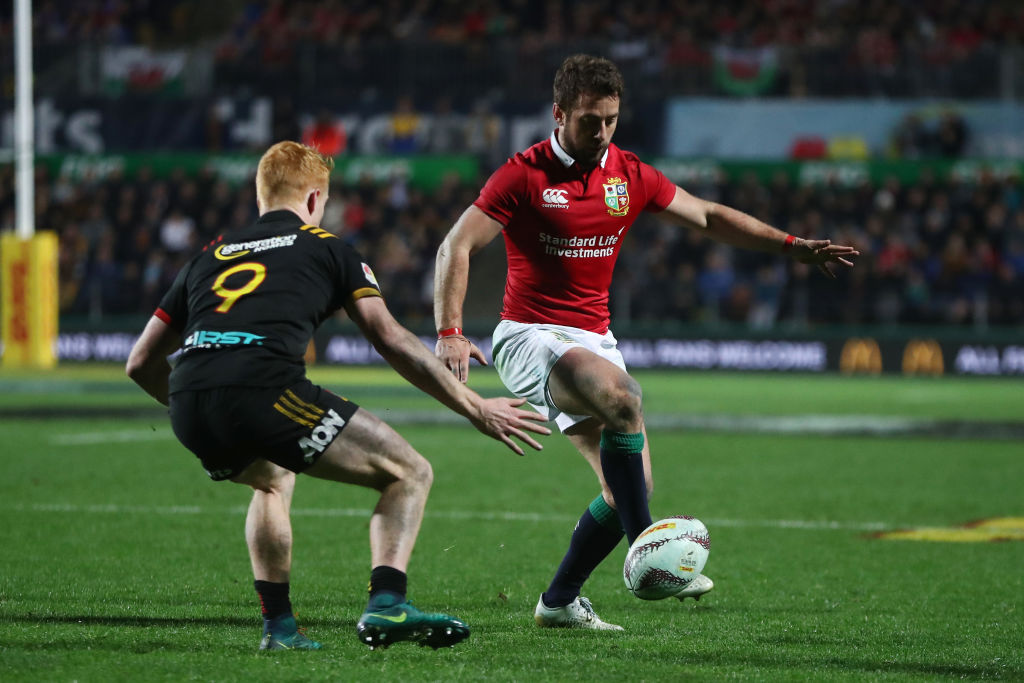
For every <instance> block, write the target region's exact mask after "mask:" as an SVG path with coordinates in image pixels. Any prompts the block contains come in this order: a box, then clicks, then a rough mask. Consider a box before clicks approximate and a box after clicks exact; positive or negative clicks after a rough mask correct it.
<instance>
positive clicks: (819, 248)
mask: <svg viewBox="0 0 1024 683" xmlns="http://www.w3.org/2000/svg"><path fill="white" fill-rule="evenodd" d="M791 253H792V256H793V258H794V259H796V260H797V261H799V262H800V263H806V264H808V265H814V266H818V270H820V271H821V272H823V273H824V274H825V275H827V276H829V277H830V278H835V276H836V274H835V273H834V272H832V267H831V265H830V264H832V263H838V264H839V265H842V266H846V267H847V268H852V267H853V261H850V260H849V259H850V258H851V257H853V256H860V252H859V251H857V250H856V249H854V248H853V247H847V246H843V245H840V244H832V241H831V240H805V239H797V240H796V242H795V243H794V244H793V249H792V252H791Z"/></svg>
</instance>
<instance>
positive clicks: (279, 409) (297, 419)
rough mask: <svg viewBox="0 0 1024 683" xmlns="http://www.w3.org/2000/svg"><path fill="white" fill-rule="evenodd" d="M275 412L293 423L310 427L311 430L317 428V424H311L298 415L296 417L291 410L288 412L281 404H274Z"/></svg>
mask: <svg viewBox="0 0 1024 683" xmlns="http://www.w3.org/2000/svg"><path fill="white" fill-rule="evenodd" d="M274 410H276V411H277V412H279V413H281V414H282V415H284V416H285V417H287V418H288V419H289V420H291V421H292V422H298V423H299V424H300V425H303V426H306V427H309V428H310V429H312V428H313V427H316V422H311V421H309V420H306V419H303V418H302V417H300V416H298V415H295V414H294V413H292V412H291V411H290V410H288V409H287V408H285V407H284V406H282V405H281V404H280V403H275V404H274Z"/></svg>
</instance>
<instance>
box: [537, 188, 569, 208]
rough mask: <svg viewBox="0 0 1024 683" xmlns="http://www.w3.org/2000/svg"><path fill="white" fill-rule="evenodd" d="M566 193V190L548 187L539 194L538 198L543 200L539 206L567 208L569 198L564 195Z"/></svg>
mask: <svg viewBox="0 0 1024 683" xmlns="http://www.w3.org/2000/svg"><path fill="white" fill-rule="evenodd" d="M567 194H569V191H568V190H559V189H556V188H553V187H549V188H547V189H546V190H544V191H543V192H541V194H540V198H541V199H542V200H543V202H544V203H543V204H541V206H543V207H544V208H545V209H568V208H569V198H568V197H566V196H565V195H567Z"/></svg>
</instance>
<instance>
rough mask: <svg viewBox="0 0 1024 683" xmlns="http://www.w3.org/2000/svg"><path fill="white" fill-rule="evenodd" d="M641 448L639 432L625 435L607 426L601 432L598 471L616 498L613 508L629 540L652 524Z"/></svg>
mask: <svg viewBox="0 0 1024 683" xmlns="http://www.w3.org/2000/svg"><path fill="white" fill-rule="evenodd" d="M643 448H644V435H643V434H642V433H637V434H624V433H622V432H613V431H611V430H608V429H606V430H604V431H603V432H601V472H602V473H603V474H604V480H605V482H607V484H608V488H609V489H611V491H612V496H613V497H614V498H615V507H616V508H618V511H619V518H620V519H621V520H622V528H623V529H625V530H626V538H627V539H629V542H630V543H632V542H633V541H634V540H635V539H636V537H637V536H639V535H640V532H642V531H643V530H644V529H646V528H647V527H649V526H650V525H651V511H650V509H649V508H648V507H647V483H646V482H645V481H644V459H643V455H642V453H641V451H643Z"/></svg>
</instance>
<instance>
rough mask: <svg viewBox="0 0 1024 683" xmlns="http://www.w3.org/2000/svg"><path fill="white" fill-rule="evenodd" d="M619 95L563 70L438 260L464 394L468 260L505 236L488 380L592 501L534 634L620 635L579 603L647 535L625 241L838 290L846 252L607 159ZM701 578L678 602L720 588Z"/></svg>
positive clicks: (605, 72) (451, 353)
mask: <svg viewBox="0 0 1024 683" xmlns="http://www.w3.org/2000/svg"><path fill="white" fill-rule="evenodd" d="M623 89H624V85H623V79H622V75H621V74H620V72H619V70H618V68H617V67H616V66H615V65H614V64H613V63H612V62H610V61H608V60H606V59H602V58H598V57H592V56H588V55H575V56H572V57H569V58H568V59H566V60H565V61H564V62H563V63H562V65H561V67H560V68H559V70H558V73H557V74H556V75H555V80H554V105H553V107H552V113H553V115H554V119H555V122H556V123H557V126H558V127H557V129H556V130H555V131H554V132H553V133H552V135H551V137H550V138H549V139H547V140H545V141H543V142H540V143H538V144H536V145H534V146H532V147H530V148H529V149H527V150H526V151H525V152H522V153H519V154H517V155H515V157H513V158H511V159H509V160H508V161H507V162H506V163H505V164H504V165H503V166H502V167H500V168H499V169H498V170H497V171H495V172H494V174H493V175H492V176H491V177H490V179H489V180H488V181H487V184H486V185H485V186H484V188H483V190H482V191H481V192H480V196H479V197H478V198H477V200H476V201H475V202H474V203H473V205H472V206H470V207H469V208H468V209H466V211H465V212H464V213H463V214H462V216H461V217H460V218H459V220H458V221H457V222H456V224H455V226H454V227H453V228H452V229H451V231H450V232H449V233H448V235H447V237H446V238H445V240H444V242H443V243H442V245H441V247H440V249H439V250H438V253H437V270H436V279H435V286H434V318H435V323H436V324H437V329H438V341H437V347H436V353H437V355H438V356H439V357H440V358H441V360H442V361H444V363H445V365H447V366H448V368H449V369H450V370H451V371H452V372H453V373H454V374H455V376H456V377H458V378H459V379H460V380H461V381H463V382H465V381H466V380H467V378H468V374H469V359H470V358H475V359H476V360H477V361H479V362H480V363H482V364H485V365H486V363H487V361H486V358H485V357H484V355H483V353H482V352H481V351H480V349H479V348H477V347H476V345H474V344H472V343H471V342H470V341H469V340H468V339H467V338H466V337H465V336H463V335H462V329H461V328H462V306H463V302H464V299H465V295H466V287H467V282H468V276H469V262H470V257H471V256H472V255H473V254H474V253H475V252H476V251H478V250H479V249H481V248H482V247H483V246H485V245H486V244H488V243H489V242H490V241H491V240H493V239H494V238H495V237H497V236H498V234H499V233H500V234H502V235H503V237H504V239H505V248H506V252H507V256H508V274H507V278H506V283H505V296H504V302H503V310H502V312H501V321H500V322H499V324H498V326H497V327H496V329H495V330H494V346H493V357H494V365H495V367H496V369H497V371H498V373H499V375H500V376H501V379H502V381H503V382H504V383H505V385H506V386H507V387H508V388H509V389H510V390H511V391H512V392H513V393H514V394H516V395H517V396H520V397H523V398H525V399H526V400H527V401H528V402H529V403H530V404H531V405H533V406H534V407H535V408H536V409H537V410H538V411H539V412H540V413H542V414H543V415H544V416H546V417H547V418H548V419H549V420H554V421H555V422H556V424H557V425H558V427H559V428H560V429H561V431H562V432H563V433H564V434H565V435H566V436H567V437H568V438H569V440H570V441H571V442H572V443H573V445H574V446H575V447H576V448H577V449H578V450H579V451H580V453H581V454H582V455H583V457H584V458H586V460H587V462H588V463H589V464H590V466H591V467H592V468H593V470H594V472H595V473H596V474H597V478H598V481H599V482H600V485H601V493H600V495H598V496H597V497H596V498H595V499H594V500H593V502H591V503H590V505H589V507H588V508H587V510H586V511H585V512H584V513H583V516H582V517H581V518H580V520H579V522H578V524H577V525H576V529H575V530H574V532H573V535H572V538H571V540H570V544H569V549H568V551H567V552H566V554H565V557H564V558H563V560H562V563H561V565H560V566H559V568H558V570H557V571H556V573H555V576H554V578H553V579H552V581H551V584H550V586H549V587H548V589H547V590H546V591H545V592H544V593H542V594H541V596H540V599H539V600H538V601H537V607H536V610H535V612H534V618H535V620H536V622H537V624H539V625H540V626H543V627H552V626H554V627H581V628H592V629H602V630H620V628H621V627H619V626H616V625H614V624H609V623H606V622H604V621H602V620H601V619H600V618H599V617H598V616H597V615H596V614H595V613H594V610H593V607H592V606H591V604H590V601H589V600H587V599H586V598H583V597H580V589H581V587H582V585H583V582H584V581H586V579H587V577H589V576H590V573H591V572H592V571H593V569H594V568H595V567H597V565H598V564H599V563H600V562H601V561H602V560H603V559H604V558H605V557H606V556H608V554H609V553H611V551H612V549H614V548H615V546H616V545H617V544H618V543H619V541H620V540H621V539H622V536H623V533H625V536H626V538H627V540H628V541H630V542H632V541H633V539H634V538H636V536H637V535H639V533H640V532H641V531H643V530H644V529H645V528H646V527H647V526H649V525H650V524H651V515H650V511H649V510H648V497H649V495H650V491H651V487H652V481H651V464H650V449H649V446H648V443H647V439H646V432H645V429H644V420H643V410H642V405H641V390H640V385H639V384H638V383H637V381H636V380H635V379H634V378H633V377H631V376H630V375H629V373H628V372H627V370H626V367H625V363H624V362H623V359H622V355H621V353H620V352H619V351H618V349H617V348H616V340H615V336H614V335H613V334H612V332H611V330H609V322H610V318H609V312H608V290H609V287H610V285H611V281H612V271H613V269H614V266H615V260H616V258H617V256H618V253H619V249H620V248H621V246H622V240H623V239H624V238H625V237H626V234H627V233H628V232H629V228H630V226H631V225H632V224H633V222H634V221H635V220H636V218H637V216H638V215H639V214H640V212H641V211H651V212H656V213H658V214H659V215H660V216H662V217H663V218H664V219H665V220H667V221H669V222H671V223H674V224H677V225H680V226H684V227H687V228H691V229H695V230H699V231H701V232H703V233H705V234H706V235H707V236H708V237H710V238H712V239H715V240H718V241H720V242H724V243H726V244H730V245H733V246H737V247H743V248H748V249H755V250H760V251H765V252H769V253H785V254H788V255H789V256H791V257H792V258H794V259H796V260H798V261H800V262H801V263H806V264H812V265H816V266H817V267H818V268H819V269H820V270H821V271H822V272H823V273H824V274H826V275H828V276H830V277H834V274H833V272H832V267H833V266H834V265H839V266H846V267H849V266H852V265H853V263H852V261H850V258H851V257H854V256H857V255H858V252H857V251H856V250H854V249H853V248H852V247H848V246H841V245H835V244H831V243H830V242H829V241H828V240H806V239H801V238H798V237H794V236H792V235H787V234H786V233H784V232H782V231H780V230H777V229H775V228H773V227H771V226H769V225H766V224H765V223H762V222H761V221H759V220H757V219H755V218H753V217H751V216H749V215H747V214H744V213H742V212H740V211H736V210H734V209H731V208H728V207H726V206H722V205H720V204H715V203H713V202H708V201H704V200H701V199H698V198H696V197H694V196H692V195H690V194H688V193H687V192H686V191H684V190H683V189H681V188H679V187H677V186H675V185H674V184H673V183H672V182H671V181H669V180H668V178H666V177H665V176H664V175H663V174H662V173H661V172H660V171H658V170H656V169H655V168H653V167H652V166H649V165H647V164H645V163H644V162H642V161H640V159H639V158H637V156H636V155H634V154H632V153H630V152H627V151H625V150H622V149H620V148H618V147H616V146H615V145H613V144H612V135H613V134H614V133H615V127H616V125H617V124H618V120H619V105H620V101H621V98H622V93H623ZM713 585H714V584H713V583H712V581H711V580H710V579H709V578H708V577H706V576H703V575H701V576H698V577H697V578H696V579H694V581H692V582H691V583H690V584H689V585H688V586H687V587H686V588H685V589H683V591H682V592H681V593H680V594H679V595H678V596H677V597H679V598H680V599H683V598H686V597H694V598H699V597H700V596H701V595H702V594H704V593H706V592H708V591H709V590H711V588H712V587H713Z"/></svg>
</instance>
